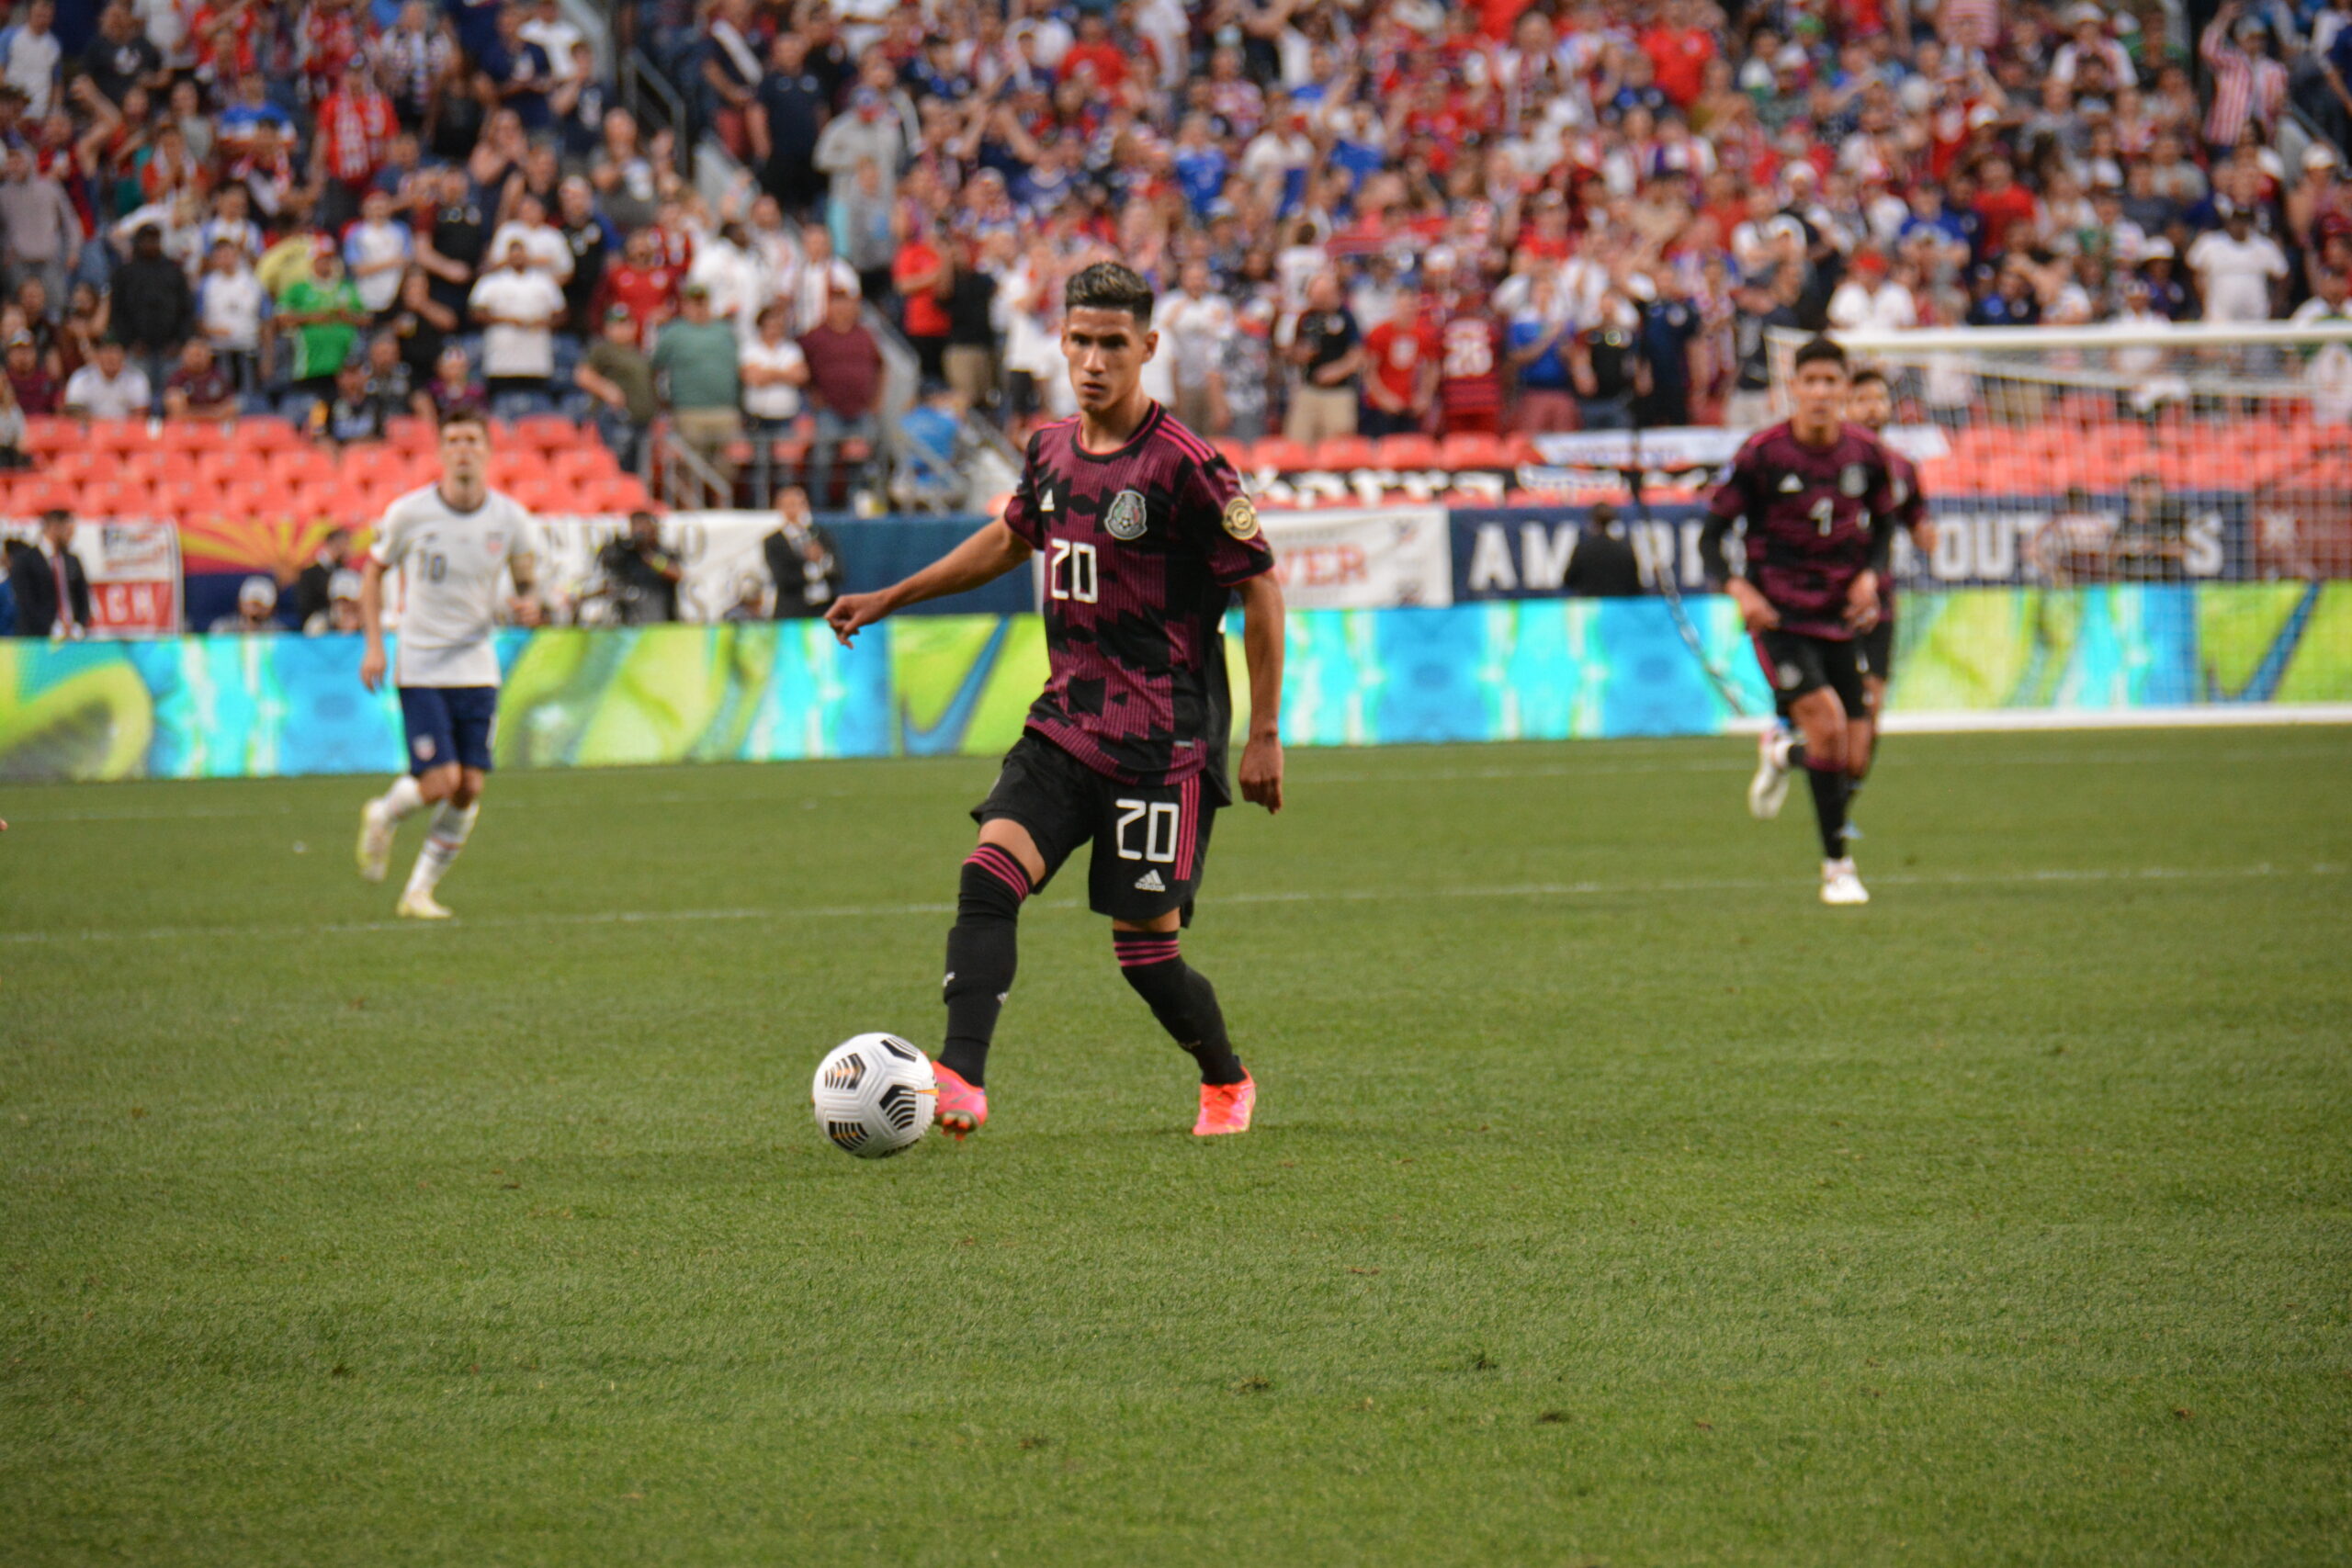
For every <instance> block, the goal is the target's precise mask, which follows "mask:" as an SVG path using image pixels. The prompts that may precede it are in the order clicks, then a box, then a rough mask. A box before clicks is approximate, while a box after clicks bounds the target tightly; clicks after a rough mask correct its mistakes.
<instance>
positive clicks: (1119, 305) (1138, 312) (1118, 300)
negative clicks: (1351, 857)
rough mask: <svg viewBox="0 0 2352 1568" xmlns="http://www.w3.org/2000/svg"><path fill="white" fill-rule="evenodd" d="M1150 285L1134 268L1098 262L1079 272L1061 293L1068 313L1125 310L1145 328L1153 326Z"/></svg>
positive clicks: (1115, 263) (1063, 304)
mask: <svg viewBox="0 0 2352 1568" xmlns="http://www.w3.org/2000/svg"><path fill="white" fill-rule="evenodd" d="M1151 307H1152V293H1151V285H1150V284H1148V283H1146V282H1145V281H1144V280H1143V275H1142V274H1141V273H1139V272H1137V271H1136V269H1135V268H1133V267H1131V266H1124V265H1120V264H1119V263H1117V262H1096V263H1095V264H1094V265H1092V266H1090V267H1084V268H1081V269H1080V270H1079V271H1078V272H1076V273H1073V274H1072V275H1071V276H1070V280H1069V286H1068V287H1067V288H1064V289H1063V290H1062V309H1063V310H1066V311H1068V310H1125V312H1126V313H1127V314H1129V315H1131V316H1133V317H1134V318H1135V319H1136V321H1137V322H1138V323H1140V324H1142V325H1144V326H1149V325H1150V324H1151Z"/></svg>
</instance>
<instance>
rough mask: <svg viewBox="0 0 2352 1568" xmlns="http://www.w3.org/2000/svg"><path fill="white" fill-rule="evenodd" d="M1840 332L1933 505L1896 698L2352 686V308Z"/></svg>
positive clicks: (2147, 702) (2106, 700)
mask: <svg viewBox="0 0 2352 1568" xmlns="http://www.w3.org/2000/svg"><path fill="white" fill-rule="evenodd" d="M1836 335H1837V337H1838V341H1839V342H1840V343H1842V344H1844V345H1845V346H1846V348H1847V350H1848V352H1849V354H1850V355H1852V357H1853V360H1854V363H1855V364H1856V366H1857V367H1861V366H1870V367H1876V368H1878V369H1879V370H1881V371H1883V372H1884V373H1885V375H1886V377H1887V378H1888V381H1889V383H1890V386H1891V389H1893V391H1894V398H1895V407H1896V415H1895V418H1896V426H1897V428H1896V429H1895V431H1894V433H1893V440H1894V444H1895V445H1896V446H1897V447H1898V448H1899V449H1902V450H1904V451H1905V452H1907V453H1908V454H1909V455H1910V456H1912V457H1914V458H1915V459H1916V460H1917V461H1918V462H1919V464H1920V481H1921V489H1922V490H1923V491H1925V493H1926V494H1927V496H1928V502H1929V508H1930V513H1931V515H1932V516H1933V518H1934V521H1935V524H1936V527H1935V531H1934V539H1933V543H1932V547H1928V548H1924V549H1921V548H1914V547H1912V545H1911V543H1910V541H1908V540H1898V541H1897V544H1896V549H1895V562H1894V575H1895V578H1896V581H1897V582H1898V584H1900V585H1902V586H1903V587H1905V588H1908V589H1910V590H1913V591H1915V592H1919V594H1920V596H1919V600H1918V603H1919V606H1920V610H1921V613H1920V614H1919V615H1910V614H1908V613H1907V612H1906V614H1905V616H1904V617H1903V618H1902V619H1901V620H1899V621H1898V635H1899V638H1900V640H1899V641H1898V644H1897V649H1898V667H1897V672H1896V693H1895V705H1896V707H1897V708H1898V709H1899V708H1911V709H1914V710H1918V709H1922V708H1926V709H1944V708H1961V707H1981V706H1985V705H1995V706H2020V705H2021V706H2054V707H2077V706H2103V705H2105V706H2116V707H2140V706H2169V705H2199V704H2217V703H2221V704H2245V703H2265V704H2284V703H2291V702H2298V701H2301V702H2309V703H2325V702H2343V701H2345V700H2346V699H2347V698H2352V581H2344V580H2352V321H2345V320H2339V321H2324V322H2312V323H2309V324H2301V323H2290V322H2276V323H2262V324H2256V325H2248V326H2235V327H2212V326H2177V325H2172V324H2169V323H2162V322H2158V323H2152V324H2139V323H2131V324H2123V325H2109V326H2103V327H2086V328H2066V329H2057V328H1987V329H1964V328H1963V329H1942V330H1924V331H1917V332H1908V333H1838V334H1836ZM1803 341H1804V339H1803V337H1802V335H1800V334H1793V333H1787V334H1775V337H1774V339H1773V343H1772V368H1773V377H1772V382H1773V388H1774V396H1775V402H1776V404H1777V405H1779V407H1780V410H1781V412H1783V413H1785V412H1786V391H1787V388H1788V386H1789V382H1790V378H1791V372H1792V362H1793V357H1794V354H1795V350H1796V347H1797V345H1798V344H1800V343H1802V342H1803ZM1963 589H2007V590H2009V591H2011V592H2008V593H2007V594H2006V595H1995V594H1973V595H1972V594H1964V593H1947V594H1943V595H1941V596H1940V597H1941V599H1942V600H1944V601H1947V602H1943V603H1939V594H1938V592H1937V591H1939V590H1963ZM2052 590H2080V591H2084V592H2050V591H2052ZM1921 591H1924V592H1921ZM1905 652H1912V653H1921V652H1924V653H1928V654H1931V655H1932V656H1933V657H1931V658H1929V659H1928V660H1926V663H1925V664H1924V665H1921V664H1919V663H1917V662H1916V661H1915V667H1914V671H1913V672H1914V673H1916V674H1917V675H1918V676H1919V677H1920V678H1921V681H1924V682H1925V684H1924V685H1923V684H1922V683H1921V682H1919V681H1914V682H1906V681H1905V679H1904V674H1905V672H1904V671H1903V669H1902V658H1901V655H1902V654H1904V653H1905Z"/></svg>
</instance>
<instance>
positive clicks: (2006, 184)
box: [1976, 158, 2035, 256]
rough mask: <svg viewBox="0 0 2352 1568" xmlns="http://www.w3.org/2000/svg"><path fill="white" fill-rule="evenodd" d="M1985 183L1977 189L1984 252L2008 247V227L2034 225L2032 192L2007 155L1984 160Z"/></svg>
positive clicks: (1992, 251) (1991, 253)
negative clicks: (2015, 172)
mask: <svg viewBox="0 0 2352 1568" xmlns="http://www.w3.org/2000/svg"><path fill="white" fill-rule="evenodd" d="M1984 182H1985V183H1984V186H1982V188H1980V189H1979V190H1978V191H1977V193H1976V216H1977V219H1978V220H1979V221H1981V222H1982V223H1983V224H1984V225H1985V243H1984V254H1986V255H1988V256H1996V255H1999V254H2001V253H2002V252H2004V251H2006V250H2007V249H2008V245H2009V231H2010V230H2012V229H2018V228H2022V229H2024V230H2027V231H2030V230H2031V229H2032V228H2033V216H2034V208H2035V202H2034V199H2033V193H2032V192H2031V191H2030V190H2028V189H2026V188H2025V187H2024V186H2021V185H2018V183H2017V180H2016V177H2015V175H2013V174H2012V172H2011V170H2010V168H2009V161H2008V160H2007V158H1987V159H1985V167H1984Z"/></svg>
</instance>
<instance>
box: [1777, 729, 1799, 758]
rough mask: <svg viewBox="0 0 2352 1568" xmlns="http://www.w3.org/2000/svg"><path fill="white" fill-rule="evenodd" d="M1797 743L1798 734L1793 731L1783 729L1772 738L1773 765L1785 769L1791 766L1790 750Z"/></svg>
mask: <svg viewBox="0 0 2352 1568" xmlns="http://www.w3.org/2000/svg"><path fill="white" fill-rule="evenodd" d="M1795 743H1796V734H1795V732H1794V731H1793V730H1787V729H1783V730H1781V732H1780V733H1779V734H1777V735H1775V736H1773V737H1772V765H1773V766H1774V767H1776V768H1785V767H1787V766H1788V765H1789V748H1790V747H1791V746H1792V745H1794V744H1795Z"/></svg>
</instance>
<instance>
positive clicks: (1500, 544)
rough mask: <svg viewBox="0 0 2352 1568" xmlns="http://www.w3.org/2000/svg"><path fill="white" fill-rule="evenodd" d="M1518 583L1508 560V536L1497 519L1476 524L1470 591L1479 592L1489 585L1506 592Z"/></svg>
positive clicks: (1471, 548) (1471, 557)
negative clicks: (1494, 521)
mask: <svg viewBox="0 0 2352 1568" xmlns="http://www.w3.org/2000/svg"><path fill="white" fill-rule="evenodd" d="M1518 586H1519V573H1518V571H1517V570H1515V569H1514V568H1513V567H1512V566H1511V563H1510V539H1509V538H1508V537H1506V536H1504V534H1503V525H1501V524H1499V523H1481V524H1479V525H1478V542H1477V543H1476V544H1475V545H1473V546H1471V547H1470V592H1473V593H1477V592H1484V591H1485V590H1487V589H1489V588H1499V589H1503V590H1505V591H1506V592H1508V591H1510V590H1512V589H1516V588H1517V587H1518Z"/></svg>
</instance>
